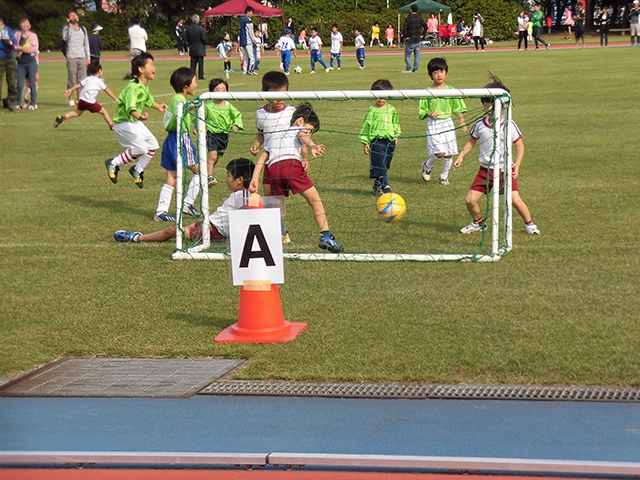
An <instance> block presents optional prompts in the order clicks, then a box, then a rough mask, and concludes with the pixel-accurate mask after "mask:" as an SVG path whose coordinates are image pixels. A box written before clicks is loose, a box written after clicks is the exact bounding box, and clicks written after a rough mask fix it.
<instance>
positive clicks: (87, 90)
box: [78, 76, 107, 103]
mask: <svg viewBox="0 0 640 480" xmlns="http://www.w3.org/2000/svg"><path fill="white" fill-rule="evenodd" d="M80 85H82V90H80V96H79V97H78V98H79V99H80V100H82V101H84V102H87V103H96V97H97V96H98V93H100V91H101V90H106V89H107V84H106V83H104V80H102V79H101V78H100V77H94V76H89V77H87V78H85V79H84V80H82V81H81V82H80Z"/></svg>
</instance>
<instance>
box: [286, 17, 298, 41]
mask: <svg viewBox="0 0 640 480" xmlns="http://www.w3.org/2000/svg"><path fill="white" fill-rule="evenodd" d="M285 28H288V29H289V30H291V38H296V28H295V24H294V23H293V18H291V17H289V18H288V19H287V24H286V25H285Z"/></svg>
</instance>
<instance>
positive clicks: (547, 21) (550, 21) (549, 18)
mask: <svg viewBox="0 0 640 480" xmlns="http://www.w3.org/2000/svg"><path fill="white" fill-rule="evenodd" d="M544 23H545V25H546V26H547V33H548V34H549V35H551V27H553V17H552V16H551V14H549V15H547V18H545V19H544Z"/></svg>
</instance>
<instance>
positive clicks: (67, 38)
mask: <svg viewBox="0 0 640 480" xmlns="http://www.w3.org/2000/svg"><path fill="white" fill-rule="evenodd" d="M79 22H80V19H79V18H78V14H77V13H76V12H75V11H73V10H70V11H69V13H67V26H66V27H64V28H63V29H62V42H63V45H64V47H65V48H63V50H64V51H63V52H62V53H63V54H64V55H65V57H67V89H69V88H73V87H75V86H76V85H77V84H79V83H80V82H82V80H84V79H85V78H86V77H87V65H89V63H91V51H90V49H89V35H88V34H87V29H86V28H84V27H81V26H80V23H79ZM76 95H79V93H78V92H77V91H76ZM78 98H79V97H78ZM75 105H76V103H75V102H74V101H73V97H69V106H70V107H74V106H75Z"/></svg>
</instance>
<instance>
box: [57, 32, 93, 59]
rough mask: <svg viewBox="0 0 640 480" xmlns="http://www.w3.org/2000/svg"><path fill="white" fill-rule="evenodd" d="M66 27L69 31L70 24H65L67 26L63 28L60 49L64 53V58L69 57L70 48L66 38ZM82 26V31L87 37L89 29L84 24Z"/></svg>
mask: <svg viewBox="0 0 640 480" xmlns="http://www.w3.org/2000/svg"><path fill="white" fill-rule="evenodd" d="M65 28H66V29H67V31H68V29H69V26H65V27H64V28H63V29H62V42H60V51H61V52H62V55H64V58H67V48H68V45H67V41H66V40H65V39H64V32H65ZM80 28H81V29H82V31H83V32H84V35H85V37H86V36H87V29H86V28H84V27H83V26H80Z"/></svg>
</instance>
